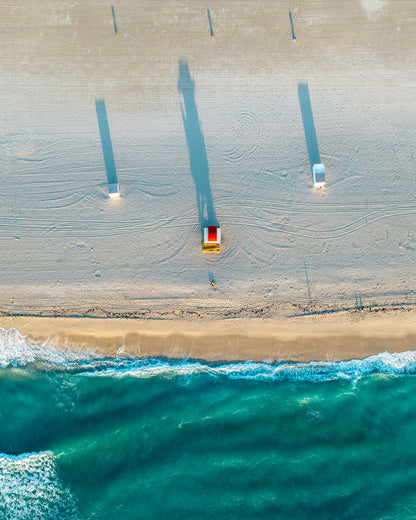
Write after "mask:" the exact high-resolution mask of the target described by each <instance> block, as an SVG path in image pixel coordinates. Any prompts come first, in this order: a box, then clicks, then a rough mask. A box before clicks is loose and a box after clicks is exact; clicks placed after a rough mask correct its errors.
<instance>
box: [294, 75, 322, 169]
mask: <svg viewBox="0 0 416 520" xmlns="http://www.w3.org/2000/svg"><path fill="white" fill-rule="evenodd" d="M298 97H299V105H300V111H301V114H302V120H303V131H304V132H305V139H306V146H307V147H308V155H309V162H310V165H311V170H312V166H313V165H314V164H320V162H321V155H320V153H319V147H318V139H317V138H316V131H315V123H314V122H313V114H312V107H311V98H310V96H309V87H308V84H307V83H298Z"/></svg>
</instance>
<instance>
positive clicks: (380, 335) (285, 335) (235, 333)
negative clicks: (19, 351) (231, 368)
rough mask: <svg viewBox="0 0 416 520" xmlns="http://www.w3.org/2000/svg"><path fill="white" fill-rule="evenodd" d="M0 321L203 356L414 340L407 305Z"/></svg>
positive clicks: (344, 356)
mask: <svg viewBox="0 0 416 520" xmlns="http://www.w3.org/2000/svg"><path fill="white" fill-rule="evenodd" d="M0 327H2V328H4V329H10V328H15V329H17V330H18V331H19V332H20V333H21V334H22V335H24V336H26V337H28V338H29V339H30V340H31V341H34V342H36V343H40V344H42V343H45V344H46V345H48V346H50V347H52V348H56V349H58V350H75V351H78V352H94V353H95V354H98V355H102V356H108V357H114V356H118V355H121V356H126V357H140V358H148V357H167V358H171V359H183V358H188V359H200V360H202V359H203V360H206V361H208V362H214V361H248V360H251V361H266V362H274V361H295V362H309V361H342V360H349V359H355V358H365V357H368V356H370V355H374V354H378V353H381V352H384V351H389V352H403V351H406V350H413V349H414V348H415V345H416V310H415V309H413V308H412V309H406V310H404V309H399V310H397V309H396V310H383V312H377V313H374V312H371V311H365V310H362V311H357V310H355V311H345V312H338V313H335V314H320V315H316V314H315V315H304V316H298V317H291V318H287V317H274V318H233V319H203V318H202V319H198V320H195V319H193V320H185V319H169V320H167V319H165V320H161V319H154V320H149V319H131V318H104V319H100V318H98V319H97V318H93V317H76V318H74V317H27V316H17V317H16V316H13V317H11V316H9V317H0Z"/></svg>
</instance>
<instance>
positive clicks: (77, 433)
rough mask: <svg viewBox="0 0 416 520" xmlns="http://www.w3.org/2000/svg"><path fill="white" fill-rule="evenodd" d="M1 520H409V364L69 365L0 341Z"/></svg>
mask: <svg viewBox="0 0 416 520" xmlns="http://www.w3.org/2000/svg"><path fill="white" fill-rule="evenodd" d="M0 332H1V334H0V338H1V341H2V346H1V348H0V366H1V367H2V368H0V518H1V519H13V520H14V519H25V520H26V519H28V520H29V519H30V520H37V519H39V520H40V519H100V520H104V519H113V520H114V519H123V520H130V519H146V520H153V519H187V520H189V519H215V520H217V519H234V518H235V519H256V518H261V519H263V520H268V519H320V520H323V519H348V518H358V519H385V520H387V519H388V520H393V519H403V518H405V519H407V518H415V517H416V484H415V481H416V378H415V375H414V374H415V371H416V354H415V353H413V352H406V353H403V354H396V355H395V354H388V353H384V354H380V355H378V356H373V357H371V358H367V359H365V360H362V361H351V362H345V363H330V362H322V363H309V364H290V363H281V364H276V365H270V364H265V363H264V364H262V363H229V364H224V363H221V364H206V363H202V362H194V361H189V360H180V361H177V360H176V361H172V360H160V359H158V360H156V359H154V360H136V359H96V358H92V357H90V358H88V359H79V358H78V357H77V356H76V355H75V354H74V355H70V354H66V355H62V354H58V353H57V352H54V351H53V350H52V349H51V350H50V349H47V348H45V347H37V346H35V345H31V344H28V343H27V342H26V341H25V340H24V338H22V336H20V334H19V333H18V332H17V331H14V330H11V331H3V330H0Z"/></svg>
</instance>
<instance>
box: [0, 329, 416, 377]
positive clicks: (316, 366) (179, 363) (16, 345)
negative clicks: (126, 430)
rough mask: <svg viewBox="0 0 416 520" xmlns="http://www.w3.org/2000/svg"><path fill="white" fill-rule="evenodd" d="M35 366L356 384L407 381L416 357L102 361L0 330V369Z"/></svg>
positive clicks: (91, 373)
mask: <svg viewBox="0 0 416 520" xmlns="http://www.w3.org/2000/svg"><path fill="white" fill-rule="evenodd" d="M25 366H34V367H36V368H38V369H47V370H64V371H70V372H73V373H78V374H82V375H85V376H109V377H110V376H111V377H123V376H133V377H142V378H145V377H155V376H159V377H177V376H187V377H189V376H197V375H207V376H211V377H226V378H229V379H246V380H252V381H270V382H279V381H299V382H300V381H308V382H325V381H334V380H340V379H345V380H357V379H358V378H360V377H363V376H367V375H370V374H390V375H394V376H408V375H414V374H415V373H416V351H406V352H400V353H390V352H383V353H380V354H376V355H373V356H369V357H367V358H364V359H352V360H349V361H336V362H335V361H313V362H308V363H301V362H276V363H266V362H254V361H241V362H229V363H226V362H211V363H208V362H200V361H194V360H188V359H181V360H176V359H174V360H172V359H167V358H145V359H139V358H126V357H123V356H120V357H115V358H103V357H99V356H97V355H95V354H93V353H87V354H86V353H85V352H82V353H81V352H75V351H71V350H60V349H59V348H54V347H53V346H50V345H48V344H46V343H44V344H41V345H40V344H37V343H35V342H32V341H29V340H28V339H27V338H25V337H24V336H22V335H21V334H20V332H19V331H17V330H16V329H9V330H5V329H1V328H0V368H7V367H25Z"/></svg>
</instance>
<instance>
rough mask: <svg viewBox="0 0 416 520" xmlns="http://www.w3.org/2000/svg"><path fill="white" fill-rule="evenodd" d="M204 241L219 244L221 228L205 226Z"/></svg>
mask: <svg viewBox="0 0 416 520" xmlns="http://www.w3.org/2000/svg"><path fill="white" fill-rule="evenodd" d="M204 242H205V243H207V244H209V243H212V244H219V243H220V242H221V229H220V228H219V227H217V226H208V227H206V228H204Z"/></svg>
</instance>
